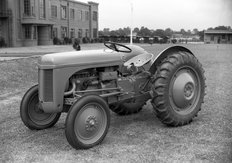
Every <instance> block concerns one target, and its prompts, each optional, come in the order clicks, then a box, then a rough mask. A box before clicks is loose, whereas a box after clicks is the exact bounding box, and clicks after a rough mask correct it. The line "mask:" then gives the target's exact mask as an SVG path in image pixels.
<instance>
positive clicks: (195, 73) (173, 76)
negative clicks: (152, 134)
mask: <svg viewBox="0 0 232 163" xmlns="http://www.w3.org/2000/svg"><path fill="white" fill-rule="evenodd" d="M154 78H155V79H154V81H153V92H154V95H155V97H154V98H153V99H152V101H151V102H152V104H153V106H154V109H155V111H156V113H157V117H158V118H159V119H160V120H161V121H162V122H163V123H164V124H166V125H169V126H182V125H185V124H188V123H190V122H191V121H192V119H193V118H194V117H195V116H197V114H198V112H199V111H200V109H201V104H202V103H203V99H204V95H205V77H204V70H203V68H202V66H201V64H200V63H199V62H198V60H197V59H196V57H195V56H193V55H192V54H190V53H188V52H177V53H173V54H170V55H169V56H168V57H167V58H166V59H164V60H163V61H162V62H161V63H160V65H159V66H158V67H157V72H156V74H155V75H154Z"/></svg>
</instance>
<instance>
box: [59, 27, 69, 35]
mask: <svg viewBox="0 0 232 163" xmlns="http://www.w3.org/2000/svg"><path fill="white" fill-rule="evenodd" d="M67 29H68V28H67V27H61V37H62V38H65V37H67V32H68V30H67Z"/></svg>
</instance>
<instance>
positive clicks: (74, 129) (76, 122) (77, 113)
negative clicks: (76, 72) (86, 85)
mask: <svg viewBox="0 0 232 163" xmlns="http://www.w3.org/2000/svg"><path fill="white" fill-rule="evenodd" d="M65 125H66V129H65V134H66V138H67V140H68V142H69V144H70V145H71V146H72V147H74V148H75V149H88V148H91V147H93V146H95V145H97V144H99V143H101V142H102V141H103V139H104V138H105V136H106V134H107V131H108V128H109V125H110V112H109V107H108V105H107V103H106V102H105V100H104V99H102V98H101V97H100V96H98V95H86V96H83V97H81V98H80V99H79V100H78V101H76V102H75V103H74V104H73V105H72V107H71V108H70V110H69V112H68V115H67V118H66V123H65Z"/></svg>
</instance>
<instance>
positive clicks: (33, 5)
mask: <svg viewBox="0 0 232 163" xmlns="http://www.w3.org/2000/svg"><path fill="white" fill-rule="evenodd" d="M31 14H32V15H33V16H35V0H32V1H31Z"/></svg>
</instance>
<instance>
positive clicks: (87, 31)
mask: <svg viewBox="0 0 232 163" xmlns="http://www.w3.org/2000/svg"><path fill="white" fill-rule="evenodd" d="M85 37H89V29H86V30H85Z"/></svg>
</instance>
